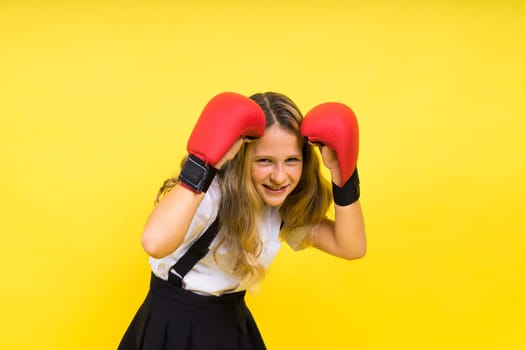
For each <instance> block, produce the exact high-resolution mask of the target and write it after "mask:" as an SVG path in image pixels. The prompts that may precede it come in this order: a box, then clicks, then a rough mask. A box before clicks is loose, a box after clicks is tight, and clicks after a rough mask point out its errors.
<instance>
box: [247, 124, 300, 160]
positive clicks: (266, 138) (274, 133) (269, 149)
mask: <svg viewBox="0 0 525 350" xmlns="http://www.w3.org/2000/svg"><path fill="white" fill-rule="evenodd" d="M301 147H302V138H299V137H298V136H297V135H296V134H295V133H294V132H292V131H290V130H287V129H284V128H282V127H280V126H279V125H276V124H274V125H272V126H270V127H269V128H267V129H266V130H265V131H264V135H263V136H262V137H261V138H259V139H258V140H256V141H255V145H254V153H255V155H256V156H260V155H274V156H279V155H285V156H288V155H298V154H299V155H300V154H301Z"/></svg>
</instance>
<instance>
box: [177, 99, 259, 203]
mask: <svg viewBox="0 0 525 350" xmlns="http://www.w3.org/2000/svg"><path fill="white" fill-rule="evenodd" d="M265 127H266V117H265V115H264V111H263V110H262V109H261V107H260V106H259V105H258V104H257V103H256V102H255V101H253V100H251V99H249V98H248V97H245V96H243V95H239V94H237V93H233V92H223V93H221V94H218V95H216V96H215V97H213V98H212V99H211V100H210V101H209V102H208V103H207V104H206V106H205V107H204V109H203V111H202V113H201V115H200V117H199V120H198V121H197V123H196V124H195V127H194V128H193V131H192V133H191V135H190V138H189V140H188V144H187V150H188V153H189V154H190V156H189V157H188V159H187V161H186V163H185V164H184V166H183V168H182V171H181V174H180V175H179V180H180V181H181V183H182V184H183V185H185V187H187V188H189V189H191V190H192V191H194V192H197V193H200V192H206V190H207V189H208V186H209V185H210V183H211V181H212V179H213V177H214V175H215V173H216V172H217V169H215V168H214V167H215V165H216V164H217V163H218V162H219V161H220V160H221V159H222V158H223V157H224V156H225V155H226V153H227V152H228V151H229V150H230V148H231V147H232V146H233V144H234V143H235V142H236V141H237V140H238V139H239V138H242V137H253V138H256V137H260V136H262V135H263V133H264V128H265Z"/></svg>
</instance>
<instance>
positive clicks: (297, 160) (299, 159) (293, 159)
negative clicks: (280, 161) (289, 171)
mask: <svg viewBox="0 0 525 350" xmlns="http://www.w3.org/2000/svg"><path fill="white" fill-rule="evenodd" d="M301 160H302V159H301V158H298V157H290V158H287V159H286V162H287V163H297V162H300V161H301Z"/></svg>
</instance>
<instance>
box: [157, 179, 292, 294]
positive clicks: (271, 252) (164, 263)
mask: <svg viewBox="0 0 525 350" xmlns="http://www.w3.org/2000/svg"><path fill="white" fill-rule="evenodd" d="M220 199H221V191H220V187H219V183H218V182H217V180H216V179H215V180H214V181H213V182H212V184H211V186H210V187H209V188H208V191H207V192H206V195H205V196H204V199H203V200H202V202H201V204H200V205H199V208H198V209H197V212H196V214H195V216H194V218H193V220H192V222H191V224H190V227H189V229H188V232H186V236H185V238H184V241H183V243H182V244H181V245H180V246H179V248H177V250H175V251H174V252H173V253H172V254H170V255H168V256H165V257H163V258H161V259H155V258H152V257H150V259H149V261H150V265H151V269H152V271H153V273H154V274H155V275H156V276H157V277H160V278H162V279H164V280H167V279H168V273H170V272H169V269H170V267H171V266H173V265H174V264H175V263H176V262H177V261H178V259H179V258H180V257H181V256H183V255H184V254H185V253H186V251H187V250H188V249H189V247H190V246H191V245H192V244H193V243H194V242H195V241H196V240H197V239H198V238H199V237H200V236H201V234H202V233H204V231H205V230H206V229H207V228H208V227H209V226H210V225H211V224H212V223H213V221H214V220H215V218H216V217H217V213H218V207H219V205H220ZM280 227H281V216H280V215H279V210H278V208H277V207H266V209H265V211H264V214H263V218H262V220H261V223H260V225H259V234H260V237H261V241H262V244H263V251H262V253H261V255H260V256H259V261H260V262H261V263H262V264H263V266H265V267H266V268H268V267H269V265H270V263H271V262H272V261H273V259H274V258H275V255H276V254H277V252H278V251H279V248H280V247H281V241H280V239H279V230H280ZM218 241H219V239H218V237H216V238H215V239H214V240H213V242H212V244H211V246H210V251H209V252H208V254H207V255H206V256H205V257H203V258H202V259H201V260H200V261H199V262H198V263H197V264H196V265H195V266H194V267H193V269H191V270H190V271H189V272H188V273H187V274H186V276H185V277H184V279H183V287H184V288H185V289H187V290H190V291H192V292H195V293H198V294H205V295H221V294H224V293H231V292H236V291H240V290H244V289H246V287H247V286H243V285H241V280H240V279H239V278H238V277H237V276H235V275H233V274H229V273H227V272H225V271H224V270H223V269H222V268H221V267H220V266H219V264H218V263H217V261H216V260H215V257H216V258H217V259H218V260H219V261H220V265H221V266H232V265H233V261H234V257H233V256H232V254H231V253H230V252H229V251H228V250H227V248H226V245H225V244H223V245H221V246H220V247H219V248H218V250H217V253H216V254H215V257H214V255H213V251H214V248H215V247H216V246H217V243H218ZM288 243H289V244H290V246H291V247H292V248H295V247H296V245H297V244H296V242H288Z"/></svg>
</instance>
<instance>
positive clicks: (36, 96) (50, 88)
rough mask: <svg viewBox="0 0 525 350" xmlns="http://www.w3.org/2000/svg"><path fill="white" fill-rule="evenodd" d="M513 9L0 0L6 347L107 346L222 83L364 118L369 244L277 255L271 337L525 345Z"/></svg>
mask: <svg viewBox="0 0 525 350" xmlns="http://www.w3.org/2000/svg"><path fill="white" fill-rule="evenodd" d="M524 23H525V6H524V5H523V4H522V3H520V2H518V1H505V0H503V1H493V2H491V1H481V2H479V1H476V2H474V1H459V2H457V1H426V2H419V1H411V0H406V1H398V2H391V1H378V0H376V1H369V2H360V1H355V2H354V1H347V2H343V1H335V0H324V1H282V0H275V1H274V0H267V1H264V2H260V1H259V2H253V3H248V2H241V1H233V0H230V1H226V0H223V1H196V2H191V1H158V0H154V1H129V2H121V1H104V2H103V1H100V2H96V1H94V2H60V1H40V2H37V1H33V2H31V1H25V0H21V1H16V2H15V1H3V2H2V3H1V4H0V33H2V34H1V39H0V81H1V83H0V96H1V97H0V118H1V124H0V125H1V126H0V140H1V141H0V142H1V148H0V156H1V158H0V159H1V164H2V171H1V172H0V178H1V181H0V198H1V208H0V209H1V210H0V213H1V214H0V215H1V220H0V247H1V248H0V249H1V254H0V266H1V268H2V274H1V276H2V282H1V287H0V303H1V308H0V310H1V314H2V317H0V334H1V336H0V348H2V349H10V350H11V349H20V350H21V349H75V350H82V349H90V350H91V349H114V348H116V345H117V343H118V341H119V340H120V337H121V336H122V334H123V332H124V330H125V328H126V327H127V325H128V323H129V321H130V320H131V318H132V316H133V314H134V313H135V311H136V309H137V307H138V306H139V304H140V303H141V302H142V299H143V298H144V296H145V293H146V291H147V285H148V279H149V266H148V265H147V257H146V255H145V253H144V252H143V250H142V249H141V246H140V234H141V230H142V227H143V224H144V222H145V219H146V217H147V215H148V213H149V211H150V210H151V209H152V204H153V198H154V195H155V193H156V191H157V189H158V187H159V186H160V184H161V182H162V181H163V180H164V179H165V178H166V177H169V176H170V175H172V174H175V173H176V171H177V169H178V164H179V160H180V158H181V157H182V156H183V155H184V152H185V142H186V138H187V137H188V135H189V132H190V131H191V128H192V126H193V124H194V122H195V121H196V118H197V116H198V115H199V113H200V111H201V109H202V107H203V106H204V104H205V103H206V101H207V100H208V99H209V98H210V97H211V96H213V95H215V94H216V93H218V92H221V91H226V90H229V91H236V92H239V93H243V94H251V93H254V92H257V91H267V90H274V91H279V92H283V93H285V94H287V95H289V96H290V97H292V99H294V100H295V101H296V102H297V103H298V105H299V106H300V107H301V109H302V110H303V112H306V111H307V110H308V109H309V108H311V107H313V106H314V105H316V104H318V103H321V102H325V101H328V100H337V101H341V102H345V103H347V104H348V105H350V106H351V107H352V108H353V109H354V110H355V112H356V114H357V116H358V118H359V122H360V128H361V152H360V159H359V168H360V177H361V182H362V205H363V208H364V210H365V215H366V222H367V231H368V237H369V250H368V255H367V256H366V257H365V258H364V259H362V260H359V261H353V262H348V261H342V260H339V259H336V258H333V257H330V256H326V255H323V254H322V253H319V252H316V251H313V250H308V251H305V252H301V253H294V252H292V251H291V249H290V248H288V247H286V246H285V247H283V249H282V251H281V252H280V253H279V255H278V257H277V259H276V261H275V263H274V264H273V265H272V267H271V269H270V272H269V276H268V278H267V279H266V281H265V282H264V283H263V285H262V289H261V291H260V292H259V293H257V294H255V295H250V296H249V297H248V302H249V304H250V306H251V308H252V310H253V313H254V315H255V317H256V318H257V320H258V323H259V325H260V327H261V331H262V333H263V335H264V337H265V339H266V341H267V344H268V347H269V349H444V348H446V349H523V348H524V347H525V335H524V334H525V333H524V332H523V330H524V329H525V321H524V320H525V319H524V318H523V314H524V313H525V304H524V298H523V296H524V295H525V273H524V272H525V271H524V270H525V258H524V256H525V239H524V232H525V224H524V221H523V218H524V216H525V210H524V207H525V206H524V204H523V203H524V200H523V198H525V186H524V180H523V179H524V175H525V157H524V156H523V152H524V151H525V143H524V141H523V134H524V131H525V121H524V119H525V118H524V112H525V104H524V96H525V88H524V86H525V84H524V81H525V79H524V78H525V66H524V64H523V62H524V61H525V49H524V42H525V41H524V40H525V28H524Z"/></svg>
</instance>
